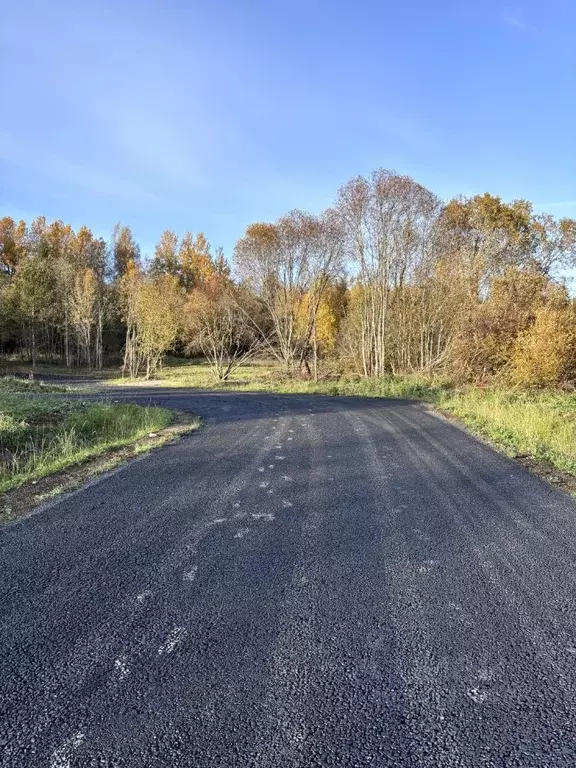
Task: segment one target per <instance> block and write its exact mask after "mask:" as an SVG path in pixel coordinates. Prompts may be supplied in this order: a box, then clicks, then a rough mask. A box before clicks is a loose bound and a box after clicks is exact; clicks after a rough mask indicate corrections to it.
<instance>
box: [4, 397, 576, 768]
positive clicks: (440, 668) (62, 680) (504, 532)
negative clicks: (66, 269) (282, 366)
mask: <svg viewBox="0 0 576 768" xmlns="http://www.w3.org/2000/svg"><path fill="white" fill-rule="evenodd" d="M131 397H135V395H134V391H132V394H131ZM143 397H144V398H145V399H148V398H149V397H150V393H149V392H147V393H146V394H145V395H143ZM154 399H155V400H156V401H158V402H163V403H166V404H170V405H172V406H174V407H177V408H183V409H188V410H190V411H193V412H195V413H199V414H200V415H201V416H203V417H204V419H205V420H206V426H205V427H204V428H203V429H202V430H201V431H200V432H198V433H195V434H193V435H191V436H189V437H187V438H185V439H183V440H181V441H180V442H178V443H176V444H174V445H171V446H169V447H166V448H164V449H162V450H160V451H157V452H154V453H153V454H151V455H148V456H147V457H145V458H143V459H141V460H138V461H135V462H132V463H131V464H129V465H127V466H125V467H124V468H122V469H121V470H120V471H117V472H115V473H114V474H111V475H109V476H106V477H104V478H102V479H100V480H99V481H97V482H95V483H93V484H92V485H90V486H89V487H87V488H85V489H83V490H81V491H79V492H77V493H75V494H73V495H70V496H68V497H65V498H63V499H62V500H60V501H59V502H57V503H55V504H53V505H52V506H51V507H49V508H46V509H44V510H43V511H41V512H40V513H38V514H36V515H34V516H32V517H30V518H28V519H26V520H23V521H20V522H17V523H14V524H11V525H8V526H4V527H3V528H1V529H0V574H1V576H0V765H1V766H2V767H3V768H28V767H29V766H30V767H36V766H43V767H46V768H75V767H77V766H83V767H84V766H86V767H87V768H104V767H105V768H125V767H127V766H130V767H132V766H134V767H135V768H141V767H148V766H150V767H152V766H153V767H154V768H160V767H161V766H166V767H169V768H177V767H180V766H186V768H188V767H202V768H203V767H204V766H206V767H210V768H224V767H225V766H242V767H243V766H249V767H252V766H253V767H254V768H276V767H277V768H292V767H294V766H299V767H302V768H312V767H313V766H346V768H348V767H351V766H378V768H380V767H381V766H382V767H384V766H406V767H412V766H418V767H425V768H448V767H450V768H453V767H455V766H466V768H476V766H499V767H501V768H509V767H511V766H522V767H523V768H532V767H534V768H547V767H549V766H566V767H567V768H568V767H569V768H574V766H575V765H576V615H575V612H574V609H575V598H576V568H575V564H576V514H575V513H576V505H575V504H574V503H573V502H572V501H570V500H569V499H568V498H567V497H565V496H563V495H561V494H560V493H557V492H555V491H554V490H552V489H551V488H549V487H547V486H546V485H545V484H544V483H543V482H542V481H540V480H539V479H537V478H536V477H533V476H531V475H530V474H528V473H527V472H526V471H524V470H523V469H522V468H520V467H518V466H516V465H515V464H513V463H511V462H509V461H508V460H506V459H505V458H503V457H501V456H499V455H497V454H496V453H494V452H493V451H491V450H490V449H489V448H487V447H486V446H484V445H482V444H481V443H479V442H478V441H476V440H474V439H473V438H471V437H469V436H468V435H466V434H465V433H464V432H463V431H461V430H459V429H458V428H456V427H455V426H453V425H451V424H449V423H448V422H446V421H444V420H442V419H440V418H437V417H435V416H433V415H431V414H430V413H428V412H426V410H425V409H424V408H423V407H421V406H418V405H413V404H409V403H403V402H388V401H375V400H361V399H356V400H352V399H346V398H329V397H305V396H293V397H289V396H274V395H246V394H217V393H203V394H198V393H186V392H181V391H174V390H168V391H166V392H162V391H160V390H159V391H155V392H154Z"/></svg>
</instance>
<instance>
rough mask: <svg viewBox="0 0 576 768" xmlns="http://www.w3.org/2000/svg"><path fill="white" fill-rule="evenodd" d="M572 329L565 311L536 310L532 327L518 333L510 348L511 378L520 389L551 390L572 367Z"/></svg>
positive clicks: (574, 330)
mask: <svg viewBox="0 0 576 768" xmlns="http://www.w3.org/2000/svg"><path fill="white" fill-rule="evenodd" d="M575 342H576V325H575V322H574V316H573V314H572V312H571V311H570V309H569V308H568V307H565V308H558V307H555V306H553V305H545V306H541V307H538V309H537V310H536V312H535V320H534V323H533V325H532V326H531V327H530V328H529V329H527V330H525V331H523V332H522V333H520V334H519V335H518V338H517V340H516V344H515V347H514V357H513V369H512V374H511V378H512V380H513V382H514V383H515V384H518V385H520V386H524V387H551V386H554V385H556V384H559V383H561V382H562V380H563V379H564V378H566V377H567V376H568V375H569V372H570V368H572V367H573V366H574V355H575V352H576V344H575Z"/></svg>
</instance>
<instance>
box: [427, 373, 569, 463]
mask: <svg viewBox="0 0 576 768" xmlns="http://www.w3.org/2000/svg"><path fill="white" fill-rule="evenodd" d="M437 402H438V404H439V405H440V407H441V408H443V409H444V410H446V411H449V412H450V413H452V414H454V416H457V417H458V418H459V419H461V420H462V421H463V422H464V424H466V425H467V426H468V427H470V428H471V429H472V431H474V432H476V433H477V434H480V435H483V436H484V437H487V438H489V439H490V440H491V441H493V442H494V443H495V444H496V445H498V446H499V447H501V448H503V449H504V450H506V451H507V452H508V453H510V454H511V455H514V454H517V453H520V454H528V455H529V456H531V457H533V458H534V459H538V460H542V461H546V462H548V463H550V464H552V465H553V466H555V467H557V468H558V469H560V470H563V471H566V472H570V473H572V474H576V395H574V394H569V393H560V392H538V393H536V392H535V393H526V392H511V391H509V390H499V389H496V390H482V389H474V388H469V389H466V390H464V391H461V392H452V393H447V394H445V395H444V396H442V397H441V398H439V399H438V400H437Z"/></svg>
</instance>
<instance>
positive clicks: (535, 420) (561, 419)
mask: <svg viewBox="0 0 576 768" xmlns="http://www.w3.org/2000/svg"><path fill="white" fill-rule="evenodd" d="M109 383H110V384H112V385H122V386H126V385H134V386H141V385H142V384H143V382H142V381H141V380H126V379H124V380H123V379H121V378H115V379H114V378H113V379H111V380H110V382H109ZM149 385H152V386H161V387H192V388H197V389H216V390H230V391H241V392H277V393H283V394H324V395H343V396H356V397H381V398H395V399H405V400H416V401H421V402H424V403H428V404H430V405H433V406H434V407H435V408H437V409H439V410H441V411H443V412H445V413H446V414H447V415H450V416H453V417H455V418H456V419H458V420H459V421H461V422H462V423H464V424H465V425H466V426H467V427H468V428H469V429H470V430H471V431H472V432H474V433H475V434H477V435H479V436H481V437H484V438H486V439H488V440H489V441H490V442H492V443H493V444H494V445H496V446H497V447H498V448H500V449H501V450H503V451H504V452H506V453H507V454H508V455H510V456H521V457H523V456H526V457H530V458H532V459H534V460H537V461H542V462H545V463H547V464H549V465H550V466H553V467H555V468H556V469H558V470H560V471H562V472H567V473H569V474H572V475H574V476H576V393H574V392H569V391H560V390H539V389H532V390H519V389H512V388H510V387H504V386H498V385H493V386H489V387H488V386H483V387H478V386H475V385H472V384H466V383H460V384H456V383H454V381H451V380H450V379H448V378H446V377H441V376H436V377H431V376H424V375H414V374H412V375H397V376H390V375H389V376H382V377H378V378H362V377H358V376H355V377H354V376H340V377H338V378H329V379H324V380H320V381H313V380H310V379H301V378H296V379H294V378H289V377H287V376H286V375H285V374H284V373H283V371H282V370H281V368H280V367H279V366H278V365H277V364H274V363H270V362H265V361H261V362H253V363H251V364H247V365H243V366H241V367H240V368H238V369H237V370H236V371H235V373H234V375H233V376H232V377H230V379H229V380H228V381H226V382H218V381H217V380H215V379H214V377H213V376H212V374H211V370H210V366H209V365H208V364H206V363H201V362H195V363H190V362H184V361H176V360H170V361H169V363H168V365H166V366H165V367H164V368H163V369H162V371H160V372H159V373H158V376H157V378H156V379H155V380H154V382H149Z"/></svg>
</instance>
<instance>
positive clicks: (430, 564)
mask: <svg viewBox="0 0 576 768" xmlns="http://www.w3.org/2000/svg"><path fill="white" fill-rule="evenodd" d="M437 565H438V560H425V561H424V563H423V564H422V565H420V566H419V567H418V573H430V571H432V570H433V568H434V567H435V566H437Z"/></svg>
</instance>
